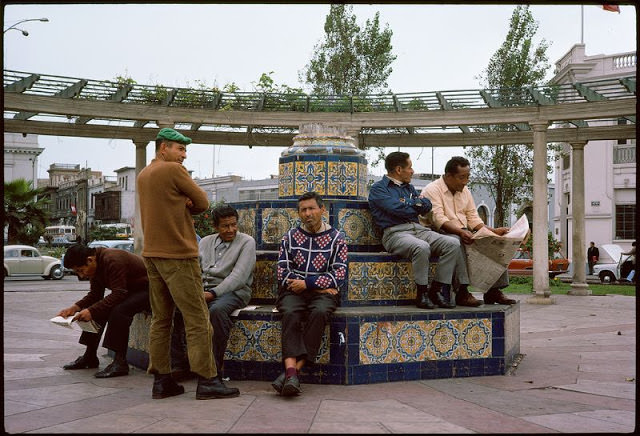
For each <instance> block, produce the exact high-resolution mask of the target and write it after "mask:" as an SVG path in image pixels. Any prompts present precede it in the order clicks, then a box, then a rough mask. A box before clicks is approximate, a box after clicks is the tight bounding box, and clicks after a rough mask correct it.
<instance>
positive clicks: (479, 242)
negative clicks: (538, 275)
mask: <svg viewBox="0 0 640 436" xmlns="http://www.w3.org/2000/svg"><path fill="white" fill-rule="evenodd" d="M528 235H529V220H527V216H526V215H522V216H521V217H520V219H518V221H516V223H515V224H514V225H513V226H512V227H511V229H509V232H508V233H506V234H505V235H503V236H498V235H496V234H495V233H493V232H492V231H491V230H489V229H487V228H486V227H482V228H481V229H480V230H478V231H477V232H476V233H474V234H473V244H471V245H467V246H465V248H466V253H467V268H468V270H469V281H470V282H471V283H470V285H471V286H473V287H474V288H476V289H477V290H479V291H482V292H486V291H488V290H489V288H491V286H493V284H494V283H495V282H496V281H497V280H498V279H499V278H500V276H501V275H502V274H503V273H504V272H505V270H506V269H507V267H508V266H509V262H510V261H511V259H512V258H513V255H514V254H515V253H516V251H517V250H518V248H519V247H520V244H522V242H523V241H525V240H526V238H527V237H528Z"/></svg>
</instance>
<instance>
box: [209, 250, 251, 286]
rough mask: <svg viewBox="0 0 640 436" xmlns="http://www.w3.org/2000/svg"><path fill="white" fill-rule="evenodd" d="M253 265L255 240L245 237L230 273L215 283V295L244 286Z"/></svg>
mask: <svg viewBox="0 0 640 436" xmlns="http://www.w3.org/2000/svg"><path fill="white" fill-rule="evenodd" d="M255 266H256V241H255V240H254V239H253V238H246V239H245V240H244V241H243V243H242V246H241V247H240V255H239V256H238V258H237V259H236V263H235V265H234V266H233V270H231V274H229V275H228V276H227V277H225V278H224V280H223V281H222V283H220V284H218V285H216V287H215V288H214V292H215V294H216V296H218V297H219V296H221V295H222V294H226V293H227V292H232V291H235V290H236V289H240V288H242V287H243V286H245V285H246V284H247V279H248V278H249V276H251V273H252V272H253V269H254V267H255Z"/></svg>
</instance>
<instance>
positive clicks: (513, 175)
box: [465, 5, 553, 227]
mask: <svg viewBox="0 0 640 436" xmlns="http://www.w3.org/2000/svg"><path fill="white" fill-rule="evenodd" d="M537 30H538V24H537V22H536V21H535V20H534V19H533V15H532V14H531V12H530V11H529V6H526V5H519V6H517V7H516V8H515V9H514V11H513V14H512V15H511V20H510V28H509V32H508V33H507V37H506V39H505V41H504V42H503V43H502V46H501V47H500V48H499V49H498V51H496V52H495V54H494V55H493V56H492V57H491V59H490V60H489V65H488V67H487V68H486V70H485V71H484V73H483V74H482V75H481V76H480V77H479V78H480V79H481V81H482V82H483V83H482V86H485V87H486V88H489V90H490V92H491V94H492V95H493V98H494V100H495V101H496V102H497V104H499V105H501V106H506V107H508V106H510V105H514V104H517V102H518V101H519V100H520V99H521V92H522V90H523V88H524V87H526V86H530V85H540V84H542V83H543V80H544V77H545V75H546V72H547V70H548V69H549V67H550V65H549V63H548V58H547V54H546V52H547V48H548V44H547V42H546V41H545V40H544V39H543V40H542V41H541V42H540V43H539V44H538V45H534V42H533V38H534V36H535V34H536V31H537ZM518 128H526V127H523V126H506V125H505V126H493V127H489V128H486V129H485V130H501V131H508V130H515V129H518ZM465 154H466V155H467V157H468V158H469V160H470V161H471V165H472V168H473V169H472V171H471V184H473V183H474V182H475V183H478V182H483V183H487V184H488V186H489V191H490V192H491V195H492V197H493V199H494V200H495V203H496V216H495V226H496V227H499V226H503V225H505V224H506V221H507V219H508V218H509V216H510V211H511V210H510V208H511V206H512V205H518V204H520V203H522V201H524V199H527V198H531V197H532V196H533V145H532V144H516V145H497V146H485V147H466V148H465ZM552 157H553V156H552V153H549V154H548V158H547V172H549V171H550V170H551V159H552Z"/></svg>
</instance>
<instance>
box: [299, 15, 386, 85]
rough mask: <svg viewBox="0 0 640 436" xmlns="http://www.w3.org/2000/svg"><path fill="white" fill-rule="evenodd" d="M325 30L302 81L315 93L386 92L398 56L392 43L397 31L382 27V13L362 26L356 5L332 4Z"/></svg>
mask: <svg viewBox="0 0 640 436" xmlns="http://www.w3.org/2000/svg"><path fill="white" fill-rule="evenodd" d="M324 31H325V37H324V40H323V41H322V42H320V43H319V44H316V45H315V47H314V54H313V57H312V58H311V61H310V62H309V63H308V64H307V65H306V66H305V68H304V69H303V70H302V72H301V81H303V82H305V83H307V84H309V85H310V86H311V87H312V93H314V94H324V95H346V94H351V95H363V94H370V93H375V92H384V91H385V89H386V87H387V79H388V78H389V75H390V74H391V72H392V71H393V69H392V68H391V64H392V63H393V61H394V60H395V59H396V56H395V55H394V54H393V53H392V46H391V36H392V35H393V32H392V31H391V29H389V26H388V25H385V27H384V29H382V30H381V29H380V14H379V13H378V12H376V14H375V16H374V18H373V20H367V21H366V23H365V27H364V30H361V29H360V26H358V24H357V23H356V16H355V15H354V14H353V6H351V5H345V4H332V5H331V9H330V10H329V14H328V15H327V18H326V20H325V24H324Z"/></svg>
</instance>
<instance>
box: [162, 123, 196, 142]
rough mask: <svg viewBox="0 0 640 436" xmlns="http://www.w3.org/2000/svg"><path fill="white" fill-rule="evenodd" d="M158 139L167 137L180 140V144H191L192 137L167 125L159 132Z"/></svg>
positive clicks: (171, 139)
mask: <svg viewBox="0 0 640 436" xmlns="http://www.w3.org/2000/svg"><path fill="white" fill-rule="evenodd" d="M156 139H166V140H168V141H174V142H179V143H180V144H184V145H188V144H191V138H189V137H187V136H184V135H183V134H182V133H180V132H177V131H175V130H173V129H169V128H167V127H165V128H164V129H161V130H160V131H159V132H158V136H156Z"/></svg>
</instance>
